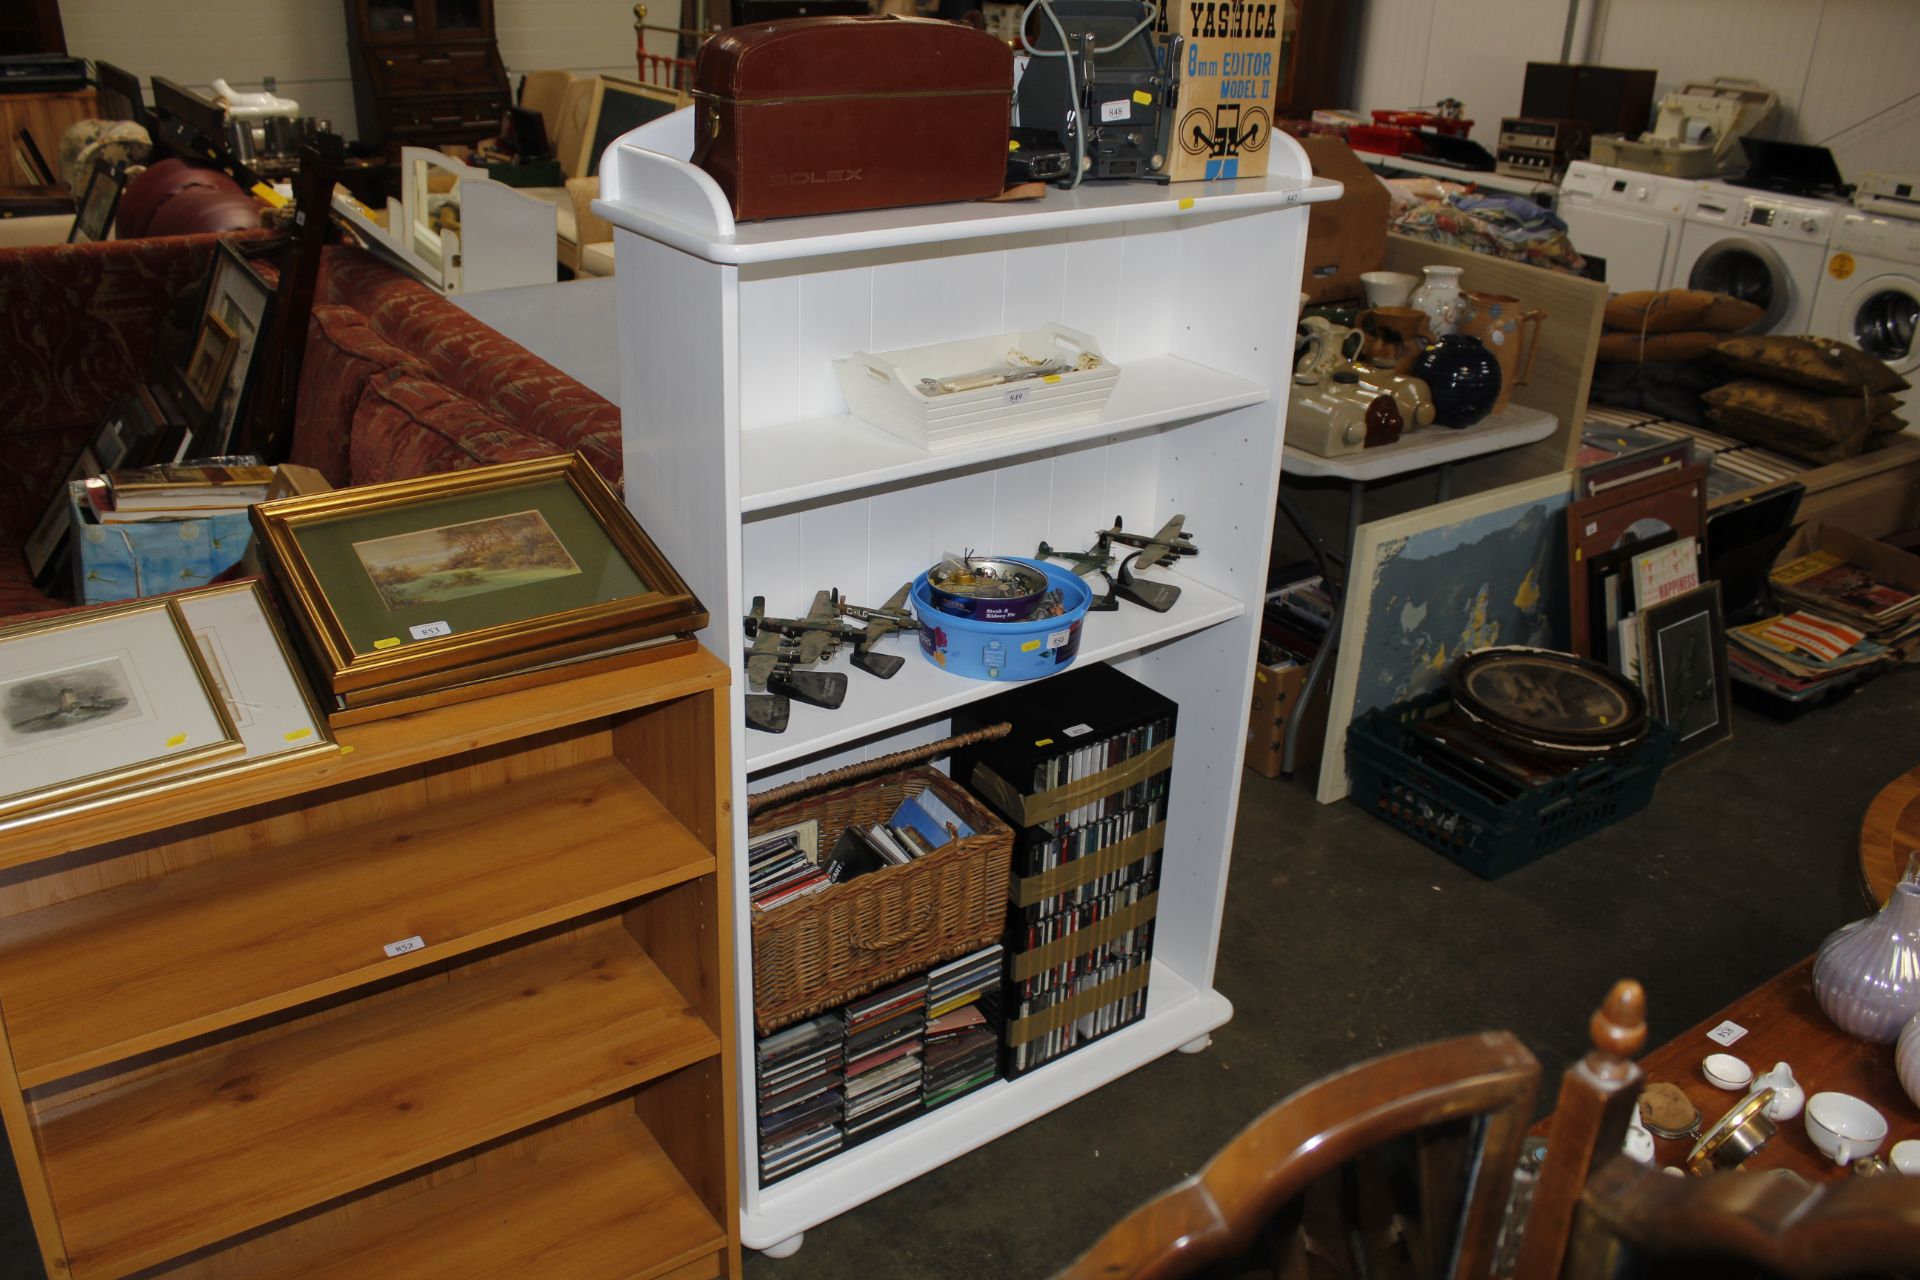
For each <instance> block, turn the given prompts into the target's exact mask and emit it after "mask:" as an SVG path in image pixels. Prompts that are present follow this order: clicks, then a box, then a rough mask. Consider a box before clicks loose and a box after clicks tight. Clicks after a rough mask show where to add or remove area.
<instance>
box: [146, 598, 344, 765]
mask: <svg viewBox="0 0 1920 1280" xmlns="http://www.w3.org/2000/svg"><path fill="white" fill-rule="evenodd" d="M173 600H174V603H175V604H177V605H178V606H179V607H180V613H181V615H182V616H183V617H185V618H186V620H187V629H188V630H189V631H190V632H192V633H193V639H194V643H195V644H196V645H198V646H199V649H200V658H201V660H202V662H204V663H205V664H206V668H207V678H208V679H209V680H211V681H212V682H213V687H214V689H215V691H216V692H218V693H219V695H220V699H221V701H222V702H224V703H225V704H226V707H227V714H228V715H229V716H230V717H231V718H232V720H233V726H234V728H235V729H236V730H237V731H238V732H239V735H240V745H241V747H242V748H243V749H244V750H245V753H246V754H245V756H244V757H243V758H242V759H241V760H238V761H222V762H219V763H217V764H215V765H213V766H212V768H213V770H214V771H217V772H221V773H225V772H227V771H228V770H230V769H234V768H238V767H240V766H241V765H242V764H249V765H250V764H259V763H263V762H266V761H269V760H273V761H278V760H280V759H284V758H288V757H292V756H295V755H306V754H309V753H311V752H313V751H316V750H319V751H331V750H333V749H334V743H333V739H332V737H331V736H330V735H329V734H328V732H327V718H326V716H325V715H324V714H323V713H322V712H321V710H320V708H319V706H318V704H316V703H315V702H314V699H313V691H312V690H311V689H310V688H308V687H307V682H306V680H305V678H304V677H303V676H302V675H301V674H300V668H299V661H298V659H297V658H296V657H295V656H294V653H293V650H292V649H291V648H289V647H288V644H287V637H286V634H285V633H284V632H283V631H282V630H281V629H280V623H279V620H278V619H276V618H275V617H274V615H273V610H272V609H271V608H270V607H269V606H268V604H267V596H266V592H265V591H264V590H263V589H262V588H261V586H260V583H259V581H258V580H257V579H248V580H247V581H245V582H236V583H233V584H231V585H228V586H219V587H208V588H206V589H205V590H203V591H193V592H188V593H186V594H183V595H178V596H175V597H173Z"/></svg>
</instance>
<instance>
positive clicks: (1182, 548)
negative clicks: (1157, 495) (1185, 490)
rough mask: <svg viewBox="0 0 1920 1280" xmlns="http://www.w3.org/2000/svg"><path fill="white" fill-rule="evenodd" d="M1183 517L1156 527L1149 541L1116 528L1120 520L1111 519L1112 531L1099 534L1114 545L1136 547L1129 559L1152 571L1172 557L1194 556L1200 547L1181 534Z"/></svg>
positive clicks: (1191, 536)
mask: <svg viewBox="0 0 1920 1280" xmlns="http://www.w3.org/2000/svg"><path fill="white" fill-rule="evenodd" d="M1186 519H1187V518H1186V517H1185V516H1175V517H1174V518H1173V519H1171V520H1169V521H1167V522H1166V523H1165V524H1163V525H1161V526H1160V532H1158V533H1156V534H1154V535H1153V536H1152V537H1151V538H1148V537H1143V536H1141V535H1140V534H1137V533H1128V532H1126V531H1125V530H1124V529H1122V528H1121V527H1120V517H1119V516H1115V517H1114V518H1113V528H1111V529H1108V530H1107V531H1105V532H1104V533H1102V534H1101V535H1100V537H1101V538H1102V539H1103V540H1105V541H1106V542H1109V543H1112V542H1118V543H1121V544H1123V545H1125V546H1129V547H1139V548H1140V552H1139V554H1138V555H1136V556H1134V557H1133V560H1134V562H1135V563H1136V564H1137V565H1139V567H1140V568H1142V569H1153V568H1157V567H1159V566H1160V565H1163V564H1171V563H1172V562H1173V557H1175V556H1197V555H1199V554H1200V548H1199V547H1196V546H1194V545H1193V535H1192V534H1190V533H1182V532H1181V530H1180V526H1181V525H1182V524H1184V523H1186Z"/></svg>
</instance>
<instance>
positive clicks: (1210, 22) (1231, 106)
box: [1167, 0, 1293, 182]
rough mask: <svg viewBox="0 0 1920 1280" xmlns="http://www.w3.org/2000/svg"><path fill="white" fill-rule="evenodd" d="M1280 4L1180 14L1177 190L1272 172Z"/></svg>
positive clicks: (1257, 0)
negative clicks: (1183, 40) (1183, 185)
mask: <svg viewBox="0 0 1920 1280" xmlns="http://www.w3.org/2000/svg"><path fill="white" fill-rule="evenodd" d="M1292 8H1293V6H1291V5H1284V4H1282V3H1281V2H1280V0H1252V3H1242V2H1241V0H1205V2H1204V3H1197V4H1181V5H1176V6H1175V7H1174V9H1173V15H1172V16H1173V30H1174V31H1176V32H1178V33H1179V34H1180V35H1182V36H1185V37H1186V44H1185V46H1184V47H1183V48H1182V50H1181V54H1180V58H1181V66H1180V96H1179V100H1178V101H1177V102H1176V103H1175V105H1174V109H1173V136H1174V145H1173V147H1172V148H1171V151H1172V154H1171V155H1169V156H1168V157H1167V172H1168V174H1170V175H1171V176H1172V178H1173V180H1174V181H1175V182H1202V181H1204V182H1213V181H1221V180H1225V179H1229V178H1258V177H1261V176H1263V175H1265V173H1266V172H1267V156H1268V155H1269V154H1270V153H1271V150H1272V148H1271V146H1270V145H1269V144H1270V143H1271V142H1272V140H1273V129H1274V124H1273V101H1274V95H1275V94H1276V93H1277V92H1278V91H1279V88H1280V77H1281V76H1282V75H1283V74H1284V71H1283V68H1282V67H1281V64H1280V33H1281V29H1282V27H1281V14H1282V11H1283V10H1291V9H1292Z"/></svg>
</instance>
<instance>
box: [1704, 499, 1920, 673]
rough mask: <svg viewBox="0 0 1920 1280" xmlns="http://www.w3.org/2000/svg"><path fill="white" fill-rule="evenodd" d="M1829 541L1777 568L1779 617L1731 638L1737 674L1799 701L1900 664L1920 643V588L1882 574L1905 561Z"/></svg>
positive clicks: (1847, 541)
mask: <svg viewBox="0 0 1920 1280" xmlns="http://www.w3.org/2000/svg"><path fill="white" fill-rule="evenodd" d="M1822 541H1823V543H1824V544H1825V545H1823V546H1822V547H1821V549H1820V550H1817V551H1814V552H1813V553H1811V554H1809V555H1805V556H1801V557H1800V558H1798V559H1796V560H1791V561H1788V562H1787V563H1785V564H1781V565H1776V566H1775V567H1774V570H1773V573H1772V575H1771V580H1770V581H1771V585H1772V588H1773V594H1774V597H1775V600H1776V601H1777V602H1778V604H1779V606H1780V610H1779V612H1777V613H1772V614H1769V615H1767V616H1766V617H1762V618H1759V619H1757V620H1755V621H1753V622H1750V623H1747V624H1746V625H1745V626H1739V627H1735V628H1733V630H1732V631H1730V632H1728V635H1727V638H1728V640H1729V641H1730V653H1731V657H1732V661H1733V664H1734V666H1735V668H1736V669H1737V670H1738V671H1740V672H1741V673H1742V674H1743V675H1744V676H1745V677H1747V678H1748V679H1749V681H1751V682H1757V683H1760V684H1762V685H1764V686H1766V687H1768V688H1771V689H1772V690H1774V691H1775V692H1777V693H1779V694H1781V695H1782V696H1785V697H1789V698H1793V699H1805V698H1809V697H1812V696H1813V695H1815V694H1817V693H1819V692H1821V691H1822V690H1823V689H1825V688H1828V687H1830V686H1834V685H1837V684H1839V683H1842V682H1844V681H1848V680H1851V679H1853V678H1855V677H1857V676H1859V675H1861V674H1863V673H1865V672H1867V671H1871V670H1873V669H1875V668H1878V667H1881V666H1885V665H1888V664H1890V663H1892V662H1895V661H1897V660H1898V659H1899V657H1900V655H1901V653H1902V652H1903V651H1905V650H1907V649H1910V648H1914V647H1915V646H1914V642H1915V641H1916V640H1920V583H1916V582H1913V581H1910V580H1908V579H1906V578H1905V577H1903V576H1902V575H1901V574H1899V573H1896V572H1888V571H1886V570H1885V569H1884V568H1882V567H1880V564H1884V563H1889V562H1892V561H1893V558H1894V557H1895V556H1897V555H1898V553H1893V552H1891V549H1890V548H1885V547H1881V546H1880V545H1879V544H1869V543H1864V542H1863V540H1857V539H1851V538H1849V537H1847V536H1845V535H1842V534H1837V533H1835V532H1833V531H1823V535H1822ZM1863 561H1876V562H1880V563H1878V564H1868V563H1863Z"/></svg>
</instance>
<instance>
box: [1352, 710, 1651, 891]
mask: <svg viewBox="0 0 1920 1280" xmlns="http://www.w3.org/2000/svg"><path fill="white" fill-rule="evenodd" d="M1447 705H1448V695H1447V692H1446V690H1444V689H1442V690H1440V691H1438V692H1436V693H1432V694H1429V695H1427V696H1426V697H1424V698H1416V699H1414V700H1413V701H1411V702H1401V703H1396V704H1394V705H1393V706H1391V707H1385V708H1382V709H1380V710H1377V711H1369V712H1367V713H1366V714H1365V715H1363V716H1361V717H1360V718H1359V719H1358V720H1356V721H1354V723H1353V727H1352V728H1350V729H1348V730H1347V772H1348V773H1349V774H1350V775H1351V777H1352V783H1351V786H1350V789H1349V792H1348V796H1349V798H1350V799H1351V800H1352V801H1353V802H1354V803H1355V804H1357V805H1359V806H1360V807H1361V808H1363V809H1365V810H1366V811H1367V812H1368V813H1371V814H1372V815H1374V816H1375V817H1376V818H1379V819H1380V820H1381V821H1382V822H1385V823H1387V824H1388V825H1389V826H1393V827H1397V828H1399V829H1400V830H1401V831H1404V832H1406V833H1407V834H1408V835H1410V836H1412V837H1413V838H1414V839H1416V840H1418V841H1420V842H1421V843H1422V844H1424V845H1426V846H1427V847H1428V848H1430V849H1432V850H1434V851H1435V852H1437V853H1442V854H1445V855H1446V856H1447V857H1449V858H1451V859H1453V860H1454V861H1455V862H1457V863H1459V864H1460V865H1461V866H1463V867H1465V868H1466V869H1467V870H1469V871H1471V872H1473V873H1474V874H1475V875H1478V876H1482V877H1484V878H1486V879H1488V880H1491V879H1493V878H1494V877H1496V876H1503V875H1505V874H1506V873H1507V872H1509V871H1512V870H1513V869H1514V868H1516V867H1524V866H1526V865H1527V864H1528V863H1529V862H1532V861H1534V860H1535V859H1536V858H1543V857H1545V856H1546V855H1547V854H1549V853H1552V852H1553V851H1554V850H1556V849H1561V848H1564V847H1566V846H1567V845H1570V844H1572V843H1573V842H1574V841H1575V840H1578V839H1579V838H1580V837H1582V836H1585V835H1590V834H1591V833H1593V832H1595V831H1598V830H1600V829H1601V828H1602V827H1604V826H1606V825H1608V824H1609V823H1612V822H1615V821H1617V820H1619V819H1621V818H1624V817H1626V816H1627V815H1628V814H1630V813H1638V812H1639V811H1640V810H1641V809H1644V808H1646V806H1647V802H1648V801H1649V800H1651V799H1653V789H1654V786H1655V784H1657V783H1658V782H1659V781H1660V773H1661V771H1662V770H1664V769H1665V768H1666V767H1667V762H1668V761H1669V760H1671V759H1672V758H1673V744H1674V740H1675V735H1674V732H1673V730H1671V729H1669V728H1667V727H1666V726H1665V725H1661V724H1655V725H1654V727H1653V730H1652V732H1650V733H1649V734H1648V735H1647V737H1646V738H1645V739H1644V740H1643V741H1642V742H1640V743H1639V745H1637V746H1635V747H1634V748H1633V749H1632V750H1631V751H1630V752H1628V753H1627V754H1626V755H1624V756H1621V757H1617V758H1609V759H1602V760H1594V761H1590V762H1588V763H1586V764H1582V765H1579V766H1577V767H1576V768H1574V769H1573V770H1571V771H1570V772H1568V773H1566V774H1565V775H1563V776H1561V777H1558V778H1555V779H1554V780H1552V781H1551V782H1546V783H1542V784H1541V785H1539V786H1536V787H1527V788H1523V789H1520V791H1519V794H1518V795H1514V794H1512V793H1513V791H1514V786H1513V784H1512V783H1511V782H1509V781H1505V780H1503V779H1502V778H1500V777H1498V776H1497V775H1495V774H1493V773H1492V772H1491V771H1490V770H1488V769H1487V768H1486V767H1485V766H1483V765H1481V764H1479V763H1478V762H1476V761H1474V760H1472V759H1471V758H1469V757H1467V756H1464V755H1461V756H1454V757H1453V758H1452V759H1451V760H1449V761H1448V762H1447V766H1446V768H1444V769H1443V768H1441V767H1437V766H1436V765H1435V764H1433V763H1431V762H1429V761H1428V760H1425V759H1422V758H1421V756H1420V755H1418V754H1416V753H1415V752H1414V751H1412V750H1410V749H1409V742H1410V739H1411V737H1412V734H1413V730H1412V728H1411V726H1412V725H1413V724H1415V723H1417V722H1418V721H1420V720H1424V719H1428V718H1430V717H1432V716H1434V715H1437V714H1439V713H1440V712H1441V711H1444V710H1445V709H1446V708H1447ZM1428 745H1429V747H1431V744H1428Z"/></svg>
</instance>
